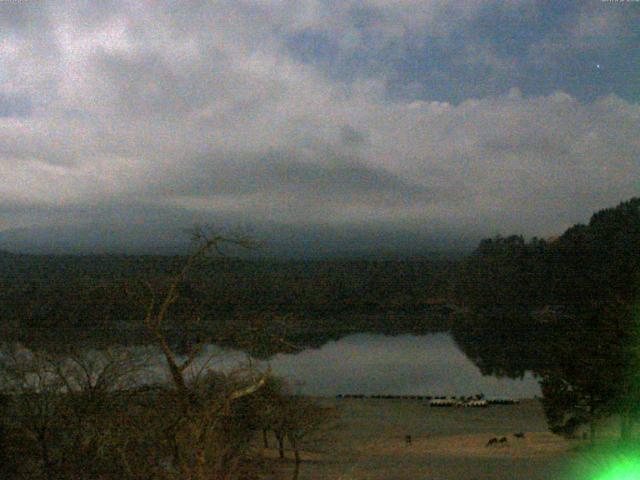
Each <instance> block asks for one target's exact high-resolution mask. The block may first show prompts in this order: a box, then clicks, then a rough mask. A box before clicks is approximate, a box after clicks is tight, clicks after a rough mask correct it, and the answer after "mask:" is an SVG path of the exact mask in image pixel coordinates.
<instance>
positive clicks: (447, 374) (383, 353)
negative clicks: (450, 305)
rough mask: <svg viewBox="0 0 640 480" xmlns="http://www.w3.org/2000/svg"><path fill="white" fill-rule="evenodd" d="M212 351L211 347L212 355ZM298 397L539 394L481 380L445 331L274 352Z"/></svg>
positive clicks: (527, 379) (233, 359) (233, 358)
mask: <svg viewBox="0 0 640 480" xmlns="http://www.w3.org/2000/svg"><path fill="white" fill-rule="evenodd" d="M215 351H216V347H209V348H208V352H210V353H213V352H215ZM243 359H244V357H243V356H242V355H241V354H240V353H238V352H231V351H226V352H225V353H223V354H222V355H219V356H218V357H217V358H216V361H215V362H214V363H213V366H217V367H218V368H223V369H225V368H232V366H233V365H237V364H238V362H242V361H243ZM259 365H261V366H266V365H270V366H271V368H272V370H273V372H274V373H275V374H277V375H280V376H284V377H286V378H287V379H288V380H289V382H290V383H291V384H292V385H293V387H294V391H296V392H298V393H304V394H310V395H319V396H333V395H337V394H348V393H362V394H366V395H373V394H396V395H474V394H476V393H484V394H485V395H486V396H488V397H500V396H509V397H514V398H530V397H533V396H535V395H540V387H539V386H538V383H537V382H536V381H535V379H534V378H533V377H532V376H531V374H527V375H525V376H524V378H523V379H522V380H513V379H507V378H495V377H490V376H483V375H482V374H481V373H480V370H479V369H478V368H477V367H476V366H475V365H474V364H473V363H472V362H471V361H470V360H469V359H468V358H467V357H466V356H465V355H464V353H462V351H461V350H460V349H459V348H458V346H457V345H456V344H455V342H454V341H453V339H452V338H451V336H450V335H449V334H447V333H435V334H428V335H398V336H386V335H381V334H369V333H358V334H354V335H349V336H347V337H344V338H342V339H340V340H338V341H333V342H328V343H326V344H325V345H323V346H322V347H320V348H318V349H308V350H304V351H302V352H299V353H296V354H278V355H276V356H275V357H273V358H271V359H270V361H268V362H260V363H259Z"/></svg>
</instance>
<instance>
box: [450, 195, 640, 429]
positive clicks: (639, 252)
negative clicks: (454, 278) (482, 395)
mask: <svg viewBox="0 0 640 480" xmlns="http://www.w3.org/2000/svg"><path fill="white" fill-rule="evenodd" d="M459 272H460V273H461V275H460V276H459V279H460V281H458V282H457V283H456V293H457V298H458V299H459V300H460V301H463V302H465V304H466V305H468V306H469V307H470V310H469V314H468V315H466V316H465V317H464V318H461V319H459V321H457V322H456V323H455V324H454V326H453V332H454V336H455V338H456V340H457V341H458V343H459V344H460V345H461V347H462V348H463V350H465V352H466V353H467V354H468V355H469V356H470V357H471V358H472V359H473V360H474V361H475V362H476V364H477V365H478V366H479V367H480V368H481V369H482V371H483V372H484V373H494V374H503V375H512V376H517V375H521V374H522V373H523V372H524V371H527V370H531V371H533V372H534V374H535V375H537V376H538V378H539V379H540V383H541V387H542V392H543V395H544V399H543V404H544V406H545V411H546V414H547V417H548V420H549V424H550V426H551V428H552V430H553V431H555V432H557V433H561V434H565V435H568V436H571V435H573V434H575V432H576V430H577V428H578V427H579V426H580V425H583V424H585V423H588V424H590V425H591V436H592V438H593V436H594V435H595V431H594V428H595V421H596V420H597V419H598V418H601V417H603V416H609V415H612V414H616V415H619V416H620V419H621V427H620V432H621V436H622V437H623V438H625V437H627V436H629V434H630V432H631V430H632V425H633V424H634V423H635V422H636V421H637V420H638V415H639V414H640V411H639V409H638V405H640V377H639V376H638V375H639V373H638V372H640V315H639V314H640V310H639V303H638V302H639V300H640V198H634V199H631V200H629V201H626V202H623V203H621V204H620V205H618V206H617V207H615V208H609V209H605V210H602V211H600V212H597V213H595V214H594V215H593V216H592V217H591V220H590V221H589V223H588V224H587V225H576V226H574V227H572V228H570V229H568V230H567V231H566V232H565V233H564V234H563V235H561V236H560V237H558V238H556V239H553V240H550V241H545V240H540V239H536V238H534V239H532V240H530V241H528V242H527V241H525V239H524V238H522V237H521V236H510V237H497V238H494V239H487V240H484V241H482V242H481V244H480V245H479V247H478V248H477V249H476V250H475V251H474V252H473V254H472V255H470V257H469V258H467V259H466V260H465V261H464V262H463V263H462V264H461V266H460V270H459Z"/></svg>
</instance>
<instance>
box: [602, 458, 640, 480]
mask: <svg viewBox="0 0 640 480" xmlns="http://www.w3.org/2000/svg"><path fill="white" fill-rule="evenodd" d="M611 463H613V464H612V465H610V466H608V467H605V469H604V471H602V472H599V473H597V474H596V476H595V477H594V478H593V480H640V460H639V459H638V458H633V459H629V458H624V459H618V460H617V461H613V462H611Z"/></svg>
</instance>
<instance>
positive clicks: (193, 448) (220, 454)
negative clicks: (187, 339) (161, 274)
mask: <svg viewBox="0 0 640 480" xmlns="http://www.w3.org/2000/svg"><path fill="white" fill-rule="evenodd" d="M194 241H195V245H196V248H195V250H194V252H193V253H192V254H191V255H189V256H188V257H187V259H186V260H185V262H184V265H183V266H182V267H181V268H180V269H179V271H178V272H177V273H176V274H174V275H173V276H172V277H170V278H169V279H168V284H167V286H166V288H165V290H164V292H162V293H160V292H158V291H157V290H156V289H155V288H154V287H153V286H151V284H150V283H147V284H146V286H147V292H148V299H147V301H146V305H145V317H144V325H145V326H146V329H147V330H148V332H149V333H150V334H151V335H152V337H153V340H154V342H155V343H156V344H157V345H158V346H159V348H160V350H161V352H162V355H163V357H164V361H165V365H166V368H167V371H168V373H169V376H170V378H171V381H172V383H173V387H174V390H175V392H174V393H175V396H174V397H173V401H175V403H176V405H175V407H176V408H177V409H179V412H180V415H179V418H178V419H177V421H176V422H175V425H174V426H173V428H172V429H171V432H172V434H173V444H174V455H173V464H174V465H173V467H174V468H175V469H176V471H177V472H179V474H180V476H181V478H183V479H192V480H204V479H210V478H231V477H232V475H233V474H234V471H235V470H236V468H237V464H238V461H239V454H240V453H241V452H229V451H225V448H223V447H225V445H223V444H221V443H220V429H221V427H222V426H223V423H224V421H225V419H228V417H229V416H230V415H231V413H232V411H233V408H234V407H235V406H236V404H237V402H239V401H240V400H241V399H243V398H244V397H247V396H249V395H252V394H254V393H255V392H257V391H258V390H259V389H261V388H262V387H263V386H264V384H265V382H266V379H267V376H268V374H267V373H262V374H260V373H258V372H256V371H253V370H252V371H249V372H246V375H244V377H243V381H235V382H224V383H225V385H227V386H228V385H233V388H231V389H228V390H227V391H224V392H218V395H208V394H206V393H207V389H206V388H204V386H203V385H202V384H200V385H199V384H198V383H196V384H193V383H191V384H190V383H189V381H188V373H189V369H190V367H192V366H193V365H194V362H195V361H196V359H197V357H198V355H199V354H200V353H201V352H202V347H203V345H202V343H196V344H195V345H192V346H191V347H190V348H189V350H188V352H187V354H186V356H185V358H184V360H181V359H180V357H179V355H177V354H176V352H175V351H174V349H173V348H172V346H171V343H170V341H169V339H168V335H167V333H166V332H167V330H166V326H167V323H168V322H169V317H170V314H171V309H172V307H173V306H174V305H175V304H176V302H177V301H178V299H179V298H180V287H181V285H182V284H183V283H184V282H185V281H186V280H187V278H188V277H189V275H190V274H192V272H193V271H194V270H195V269H197V268H199V267H201V266H202V265H203V264H205V263H206V262H207V259H208V258H209V257H210V256H211V255H212V254H213V255H218V256H219V255H224V251H223V249H224V248H225V247H240V248H244V249H247V248H254V247H255V246H256V242H254V241H252V240H251V239H248V238H229V237H224V236H220V235H216V234H212V233H211V232H208V231H206V230H205V229H202V228H199V229H196V230H195V231H194ZM181 321H191V322H193V321H196V322H198V321H199V318H195V319H194V318H186V319H185V318H182V319H181ZM208 381H209V382H211V381H214V382H215V379H212V378H211V377H209V378H208ZM210 386H211V385H209V387H210ZM220 393H222V394H221V395H220ZM167 401H169V399H167ZM248 435H249V436H250V435H251V433H250V432H249V433H248ZM227 446H228V445H227Z"/></svg>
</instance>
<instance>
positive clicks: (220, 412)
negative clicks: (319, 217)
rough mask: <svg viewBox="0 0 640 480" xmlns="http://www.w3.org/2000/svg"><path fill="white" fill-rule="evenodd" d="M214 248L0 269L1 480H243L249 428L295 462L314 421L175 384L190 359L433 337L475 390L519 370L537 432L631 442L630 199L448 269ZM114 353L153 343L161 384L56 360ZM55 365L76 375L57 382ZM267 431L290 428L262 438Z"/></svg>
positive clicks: (636, 251)
mask: <svg viewBox="0 0 640 480" xmlns="http://www.w3.org/2000/svg"><path fill="white" fill-rule="evenodd" d="M230 240H231V241H230V242H227V239H223V238H221V237H215V236H214V237H211V236H207V235H204V234H202V233H201V234H200V235H199V237H198V241H199V243H198V244H197V245H199V246H197V249H196V250H195V252H196V253H194V254H193V255H192V256H190V257H134V256H98V257H96V256H85V257H72V256H68V257H57V256H28V255H16V254H11V253H3V254H0V267H1V268H0V295H1V296H2V298H0V308H1V309H2V310H1V311H0V314H1V315H2V321H3V323H2V328H3V333H4V338H5V340H6V341H7V342H8V343H11V342H15V341H18V342H21V343H22V344H23V345H28V346H29V347H31V348H32V349H33V351H35V352H37V353H24V352H23V354H20V353H19V352H17V351H15V349H14V350H11V349H9V350H7V351H6V352H5V353H4V354H3V357H2V361H3V364H4V368H5V370H4V373H3V381H4V387H3V388H4V391H5V394H4V395H3V397H2V401H1V402H0V404H1V405H0V408H1V412H2V414H3V421H2V423H1V424H0V425H1V430H0V433H1V434H2V436H1V440H0V441H1V442H2V443H1V445H2V449H1V450H0V455H2V456H3V458H4V459H5V461H4V462H3V463H2V465H3V467H2V468H4V469H5V470H6V472H5V477H7V478H10V475H11V472H21V473H20V475H22V478H39V477H38V475H39V476H40V478H78V477H77V476H76V477H74V476H73V475H74V474H76V475H77V472H78V471H79V470H78V469H81V470H82V469H88V468H95V469H98V470H99V471H98V470H96V471H95V472H94V471H93V470H90V472H94V473H92V474H91V475H94V477H95V478H111V477H110V475H111V476H113V478H115V477H118V478H192V479H201V478H252V477H251V475H258V474H259V473H260V468H258V467H257V465H259V464H260V461H259V460H258V459H256V458H251V454H250V452H251V451H252V450H251V448H250V445H251V444H252V443H251V442H254V441H255V439H256V436H258V437H259V436H260V435H262V431H263V429H271V430H272V431H273V432H276V438H277V439H278V441H279V442H280V444H281V445H282V444H283V442H284V438H285V437H287V438H289V443H290V444H291V445H293V446H294V450H295V451H297V448H298V447H297V446H298V445H299V443H300V441H301V439H302V438H303V436H304V434H305V432H307V431H308V430H309V431H310V430H314V429H316V428H317V426H318V425H320V424H322V419H324V418H326V412H322V410H321V409H320V408H319V407H318V406H317V405H314V404H313V403H312V402H310V401H309V400H303V399H301V398H298V397H292V396H290V395H286V394H285V393H283V392H284V391H285V390H284V387H282V386H281V385H280V384H279V383H278V382H277V381H276V380H274V379H273V378H272V377H271V376H270V375H269V374H268V372H256V371H253V370H249V371H246V372H240V373H238V374H237V375H232V376H230V377H224V376H221V374H208V375H205V374H204V373H202V374H201V375H199V376H198V375H196V377H194V378H191V377H189V375H188V373H189V372H191V373H193V371H192V370H193V367H194V365H195V363H194V359H195V358H196V356H197V355H198V354H199V353H201V350H200V348H201V346H202V345H203V344H205V343H208V342H215V343H219V344H224V345H231V346H234V347H236V348H240V349H243V350H245V351H247V352H250V353H252V354H253V355H256V356H260V357H267V356H269V355H272V354H273V353H275V352H278V351H290V350H295V349H298V348H303V347H306V346H318V345H321V344H322V343H324V342H326V341H327V340H328V339H331V338H337V337H340V336H342V335H346V334H348V333H352V332H354V331H376V332H384V333H390V334H394V333H401V332H414V333H420V332H428V331H436V330H448V331H450V332H451V333H452V334H453V337H454V339H455V340H456V341H457V343H458V344H459V345H460V347H461V348H462V349H463V351H464V352H465V353H466V354H467V355H468V356H469V357H470V358H471V359H472V360H473V361H474V362H475V363H476V365H478V367H479V368H480V369H481V370H482V372H483V373H486V374H494V375H503V376H510V377H518V376H521V375H523V374H524V372H526V371H533V373H534V374H535V375H536V376H537V377H538V378H539V380H540V383H541V387H542V392H543V395H544V398H543V406H544V411H545V415H546V418H547V421H548V423H549V426H550V428H551V430H552V431H553V432H554V433H558V434H561V435H564V436H566V437H574V436H576V435H577V434H578V433H579V432H580V431H581V429H582V428H583V427H584V426H590V435H591V438H592V439H594V438H596V436H597V431H596V430H597V429H596V425H597V424H598V421H599V420H601V419H603V418H609V417H615V418H619V419H620V428H619V432H620V437H621V439H622V440H625V441H626V440H631V439H632V438H633V436H634V430H635V424H636V423H637V422H638V419H639V418H638V417H639V416H640V407H639V406H640V317H639V311H638V305H639V304H638V300H639V297H638V295H639V294H640V291H639V289H640V199H632V200H630V201H628V202H624V203H622V204H620V205H619V206H617V207H615V208H611V209H607V210H603V211H601V212H598V213H596V214H594V215H593V217H592V218H591V221H590V222H589V224H588V225H576V226H574V227H572V228H570V229H569V230H567V231H566V232H565V233H564V234H562V235H561V236H560V237H558V238H555V239H537V238H534V239H531V240H525V239H524V238H523V237H521V236H509V237H496V238H493V239H487V240H484V241H482V242H481V243H480V245H479V246H478V248H477V249H476V250H475V251H474V252H473V253H472V254H471V255H469V256H468V257H467V258H465V259H464V260H462V261H458V262H453V261H450V262H448V261H438V262H433V261H428V260H416V259H414V260H407V261H327V262H321V261H314V262H303V261H300V262H266V261H263V262H259V261H249V260H238V259H232V258H221V257H215V258H214V259H213V260H211V259H209V258H208V257H207V256H206V255H205V254H206V253H208V252H210V251H217V250H218V249H219V247H221V246H222V245H224V244H225V243H232V244H234V245H235V246H240V247H251V246H252V245H251V244H250V243H251V242H248V241H245V240H242V239H230ZM113 344H125V345H126V344H128V345H130V344H153V345H155V346H156V347H157V348H159V349H160V351H161V352H162V355H163V357H164V367H163V368H165V372H166V376H167V378H168V379H169V383H168V384H167V385H165V386H162V387H158V388H147V387H143V386H142V385H140V384H139V383H135V382H134V385H133V386H127V387H126V388H123V387H120V386H116V385H117V382H115V383H114V381H113V378H112V377H113V375H112V374H111V373H108V372H107V373H104V374H103V377H100V374H94V373H91V374H89V373H88V372H91V371H93V370H92V368H93V367H92V368H84V367H82V366H81V364H82V363H83V362H85V361H86V358H87V357H84V356H83V355H84V353H78V351H76V350H74V349H73V348H78V347H79V346H84V347H85V348H86V347H90V346H93V347H102V348H106V347H108V346H109V345H113ZM72 346H73V348H72V350H71V357H70V350H69V348H70V347H72ZM45 351H46V353H45ZM105 351H107V350H105ZM20 355H22V357H21V356H20ZM73 355H75V356H76V358H77V359H83V360H82V361H76V364H77V367H73V368H72V369H71V370H69V368H70V367H69V364H68V362H69V361H70V360H69V359H70V358H72V356H73ZM62 359H66V360H62ZM179 359H185V360H179ZM18 360H19V361H18ZM102 363H104V362H102ZM106 363H107V364H109V361H107V362H106ZM98 364H101V363H100V362H98ZM96 365H97V364H96ZM127 365H129V367H127V368H125V369H124V371H126V372H130V371H136V370H137V368H133V366H135V365H136V362H135V361H134V362H133V363H127ZM94 367H95V365H94ZM78 368H79V369H78ZM117 370H118V371H122V370H121V369H117ZM69 372H72V377H71V378H76V379H75V380H72V381H71V380H69V378H70V377H69V375H70V373H69ZM78 374H80V375H81V377H82V375H84V377H82V378H84V379H83V380H80V379H77V378H80V377H78ZM95 375H97V376H95ZM115 377H117V378H120V376H119V375H116V376H115ZM98 378H103V380H97V379H98ZM34 382H35V383H34ZM101 382H102V383H101ZM265 415H266V417H265ZM274 415H275V417H278V416H279V417H278V418H280V419H284V418H286V419H288V420H287V422H288V421H291V422H292V423H291V425H293V424H295V427H292V426H290V425H289V424H287V425H289V426H287V427H286V428H285V427H282V426H280V427H278V426H277V425H280V424H278V423H277V422H276V421H275V420H273V419H274V418H275V417H274ZM265 418H266V419H265ZM294 420H295V421H294ZM274 422H275V423H274ZM285 423H286V422H285ZM300 425H302V427H300ZM291 429H293V430H291ZM296 429H299V430H296ZM291 431H296V432H298V431H299V432H302V433H291ZM92 432H93V433H92ZM96 432H100V435H97V433H96ZM286 432H288V433H286ZM262 441H264V439H263V440H262ZM15 449H18V450H15ZM281 451H282V449H281ZM225 452H227V453H225ZM18 455H20V456H18ZM16 458H21V459H24V460H20V462H19V463H18V464H12V462H11V461H9V460H10V459H16ZM88 459H93V460H94V461H93V463H91V466H89V465H88V464H87V465H85V464H84V463H83V462H89V460H88ZM296 459H298V455H296ZM296 465H299V461H296ZM25 469H26V470H25ZM297 471H298V470H297V469H296V474H297ZM24 472H27V473H24ZM74 472H75V473H74ZM25 475H26V477H25ZM65 475H66V477H65ZM91 475H89V476H91ZM127 475H128V477H127ZM163 475H164V476H163ZM171 475H173V476H171ZM207 475H208V476H207ZM18 478H20V477H18Z"/></svg>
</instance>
